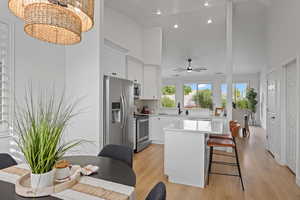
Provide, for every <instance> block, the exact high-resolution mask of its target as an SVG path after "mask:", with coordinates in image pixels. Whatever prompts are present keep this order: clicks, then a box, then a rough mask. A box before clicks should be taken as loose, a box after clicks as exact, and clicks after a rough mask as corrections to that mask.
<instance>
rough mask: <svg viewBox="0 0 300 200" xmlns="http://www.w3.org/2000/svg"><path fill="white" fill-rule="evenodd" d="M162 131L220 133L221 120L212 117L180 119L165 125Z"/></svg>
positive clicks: (221, 129)
mask: <svg viewBox="0 0 300 200" xmlns="http://www.w3.org/2000/svg"><path fill="white" fill-rule="evenodd" d="M164 131H169V132H170V131H171V132H197V133H203V134H208V133H221V132H223V122H222V121H215V120H212V119H198V120H190V119H182V120H178V121H176V122H174V123H172V124H171V125H170V126H168V127H165V128H164Z"/></svg>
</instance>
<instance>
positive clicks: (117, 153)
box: [98, 144, 133, 168]
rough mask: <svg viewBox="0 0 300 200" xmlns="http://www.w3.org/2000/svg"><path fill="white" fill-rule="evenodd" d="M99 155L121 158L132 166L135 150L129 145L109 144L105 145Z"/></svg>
mask: <svg viewBox="0 0 300 200" xmlns="http://www.w3.org/2000/svg"><path fill="white" fill-rule="evenodd" d="M98 156H102V157H108V158H113V159H116V160H120V161H122V162H124V163H126V164H127V165H129V166H130V167H131V168H132V163H133V150H132V148H130V147H128V146H124V145H116V144H109V145H106V146H105V147H103V149H102V150H101V152H100V153H99V154H98Z"/></svg>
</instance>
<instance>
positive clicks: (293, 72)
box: [286, 60, 298, 172]
mask: <svg viewBox="0 0 300 200" xmlns="http://www.w3.org/2000/svg"><path fill="white" fill-rule="evenodd" d="M297 96H298V93H297V61H296V60H295V61H293V62H291V63H289V64H288V65H286V161H287V165H288V167H289V168H290V169H291V170H292V171H293V172H296V139H297V137H296V134H297V121H298V119H297V118H298V117H297V110H298V108H297V104H298V98H297Z"/></svg>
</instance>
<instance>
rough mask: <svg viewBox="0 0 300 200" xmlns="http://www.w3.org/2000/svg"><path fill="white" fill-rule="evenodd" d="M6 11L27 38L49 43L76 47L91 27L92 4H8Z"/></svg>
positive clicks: (57, 0) (78, 0) (52, 0)
mask: <svg viewBox="0 0 300 200" xmlns="http://www.w3.org/2000/svg"><path fill="white" fill-rule="evenodd" d="M8 7H9V9H10V10H11V11H12V12H13V13H14V15H16V16H17V17H19V18H21V19H22V20H24V21H25V26H24V31H25V32H26V33H27V34H28V35H30V36H31V37H34V38H37V39H39V40H42V41H46V42H50V43H55V44H61V45H71V44H76V43H79V42H80V41H81V33H82V32H86V31H89V30H90V29H91V28H92V27H93V25H94V0H9V1H8Z"/></svg>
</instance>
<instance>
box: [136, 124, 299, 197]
mask: <svg viewBox="0 0 300 200" xmlns="http://www.w3.org/2000/svg"><path fill="white" fill-rule="evenodd" d="M251 133H252V135H251V137H250V138H249V139H243V140H239V141H238V144H239V146H238V148H239V154H240V162H241V167H242V173H243V178H244V183H245V192H243V191H242V189H241V185H240V182H239V179H238V178H236V177H229V176H218V175H212V176H211V179H210V185H209V186H208V187H206V188H205V189H199V188H196V187H189V186H183V185H178V184H172V183H168V181H167V179H166V177H165V176H164V175H163V145H151V146H150V147H149V148H147V149H145V150H144V151H143V152H141V153H138V154H136V155H135V157H134V170H135V172H136V175H137V200H144V199H145V197H146V195H147V194H148V192H149V190H150V189H151V188H152V187H153V186H154V185H155V184H156V183H157V182H159V181H163V182H164V183H166V186H167V199H168V200H194V199H195V200H300V188H299V187H297V185H296V183H295V176H294V175H293V174H292V173H291V172H290V171H289V169H287V168H286V167H283V166H280V165H278V164H277V163H276V162H275V161H274V159H273V158H272V157H271V155H270V154H269V153H268V152H266V151H265V147H264V143H265V139H264V138H265V133H264V131H263V129H261V128H251ZM215 158H216V159H219V157H215ZM222 158H224V157H222ZM213 170H215V171H218V170H219V171H220V170H221V171H224V170H225V171H226V172H230V171H231V172H232V170H231V167H229V166H216V165H215V166H214V167H213Z"/></svg>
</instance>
